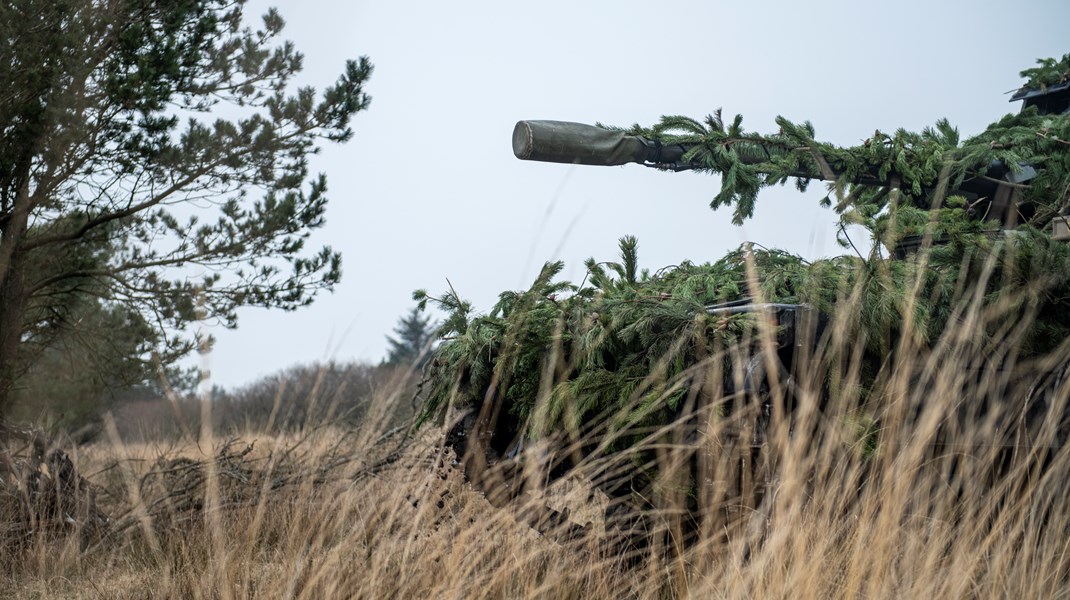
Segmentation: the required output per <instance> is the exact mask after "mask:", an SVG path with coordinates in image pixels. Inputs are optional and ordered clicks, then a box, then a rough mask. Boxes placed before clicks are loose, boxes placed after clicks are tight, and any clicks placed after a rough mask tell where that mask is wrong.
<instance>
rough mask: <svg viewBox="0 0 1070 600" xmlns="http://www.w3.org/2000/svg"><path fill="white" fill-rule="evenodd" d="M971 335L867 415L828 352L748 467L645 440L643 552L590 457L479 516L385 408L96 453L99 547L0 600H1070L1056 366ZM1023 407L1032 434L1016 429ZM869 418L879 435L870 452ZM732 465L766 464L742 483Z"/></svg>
mask: <svg viewBox="0 0 1070 600" xmlns="http://www.w3.org/2000/svg"><path fill="white" fill-rule="evenodd" d="M989 311H991V308H990V307H983V306H981V305H980V304H979V303H977V304H975V305H974V306H972V307H967V308H966V309H964V311H963V313H962V314H961V316H960V318H961V320H962V321H963V322H969V321H970V319H997V318H1005V316H1001V315H1000V314H995V315H990V314H988V312H989ZM830 331H831V336H830V338H829V340H828V345H827V347H826V348H834V349H840V350H843V349H851V348H852V347H853V346H852V344H851V342H850V340H846V339H837V336H840V337H841V338H842V337H843V336H845V335H846V333H845V332H846V331H848V328H846V327H840V326H839V325H835V326H833V327H832V328H831V330H830ZM966 331H969V329H968V328H966V327H962V328H959V329H957V330H956V331H950V332H949V333H948V334H947V335H945V337H944V339H941V340H940V341H939V343H937V344H935V345H933V347H932V348H930V349H927V350H926V351H925V352H922V351H921V350H920V349H917V348H911V347H909V342H910V341H909V340H904V341H903V342H902V343H901V348H900V352H899V353H898V356H899V357H900V359H899V360H897V361H895V363H894V364H889V365H885V368H884V369H883V370H882V372H881V373H880V374H879V376H878V377H877V380H876V383H874V384H872V388H871V389H869V390H868V393H867V394H866V395H865V398H867V399H868V400H866V401H865V402H861V401H860V400H859V398H860V397H861V396H860V395H859V394H858V388H859V383H860V381H861V380H860V377H861V376H860V375H859V368H858V367H859V365H858V364H857V358H858V356H857V355H855V354H852V353H851V352H842V351H841V352H839V353H838V354H837V356H840V357H843V362H842V365H843V369H842V371H841V372H839V373H838V374H837V376H836V385H837V389H838V390H839V391H838V393H837V394H834V395H833V396H832V397H831V398H830V402H829V405H828V406H827V407H825V409H824V410H815V408H816V407H817V404H818V403H817V400H818V398H819V396H820V394H821V393H822V392H821V391H820V390H822V389H823V387H822V386H823V385H824V383H825V382H824V381H810V382H806V381H798V382H797V384H798V387H797V389H796V392H795V393H796V394H797V401H798V406H797V408H796V410H795V412H794V416H793V418H792V419H780V420H776V419H774V422H773V424H772V425H771V426H770V430H769V432H768V435H767V436H766V440H767V443H766V445H765V447H764V448H763V449H762V450H761V451H760V452H759V453H757V455H756V456H752V455H750V451H749V450H748V451H747V452H746V453H745V454H741V453H740V450H739V448H738V447H732V445H731V444H728V445H725V440H726V439H731V436H732V435H733V434H732V432H733V431H735V430H734V429H733V427H735V426H738V425H739V423H733V422H732V420H731V419H724V418H719V417H717V416H716V411H715V410H711V409H710V408H709V407H707V408H706V409H705V410H697V412H696V414H697V416H696V417H695V418H691V419H688V420H687V422H688V423H691V424H692V427H693V425H694V423H698V424H699V426H698V427H693V429H692V430H691V431H692V432H693V435H689V436H681V435H679V431H678V430H679V428H680V427H682V425H675V426H673V425H670V426H667V427H666V428H665V429H664V430H661V431H656V432H652V433H651V434H650V436H649V437H648V449H649V450H650V452H651V454H652V455H654V456H656V460H657V464H658V466H659V472H660V473H662V474H663V475H662V477H663V479H662V480H660V483H659V486H655V490H656V491H657V495H658V496H659V497H657V498H650V499H648V500H649V502H650V504H652V505H654V506H656V507H658V508H657V510H654V511H651V512H650V513H648V514H647V515H646V521H645V523H646V524H647V529H648V536H646V537H644V538H643V541H644V542H649V543H648V544H647V545H641V546H640V547H639V548H635V547H632V546H629V545H628V544H624V543H620V542H619V539H616V538H614V536H613V535H612V534H611V533H610V534H607V533H606V532H607V531H609V532H612V531H615V529H614V528H615V527H618V526H619V523H615V522H613V521H612V520H607V519H606V518H605V517H604V515H605V514H606V512H605V507H606V505H607V503H608V497H607V496H605V495H603V494H600V493H597V492H592V490H591V488H590V486H589V485H588V484H587V483H586V482H587V481H590V480H594V479H597V478H599V477H601V476H603V475H604V474H605V473H606V472H609V471H613V470H615V469H619V468H621V463H620V462H619V461H614V460H612V457H610V458H608V459H607V458H606V457H605V456H603V457H601V458H598V457H592V458H590V459H589V460H587V461H585V462H583V463H582V464H581V466H580V468H579V469H578V470H577V473H578V474H577V475H576V476H575V477H573V478H571V479H568V480H566V481H564V482H562V483H560V484H559V485H557V486H555V487H552V488H551V489H549V490H543V491H541V492H529V493H528V494H527V495H525V496H524V497H522V498H521V499H520V500H518V501H516V502H514V503H512V504H510V505H508V506H505V507H493V506H491V504H490V503H489V502H488V501H487V500H486V498H485V497H484V496H483V494H481V493H479V492H477V491H475V490H474V489H473V488H472V486H471V485H470V484H469V483H467V482H466V481H465V479H464V477H463V476H462V474H461V473H460V470H459V467H457V466H456V457H454V456H452V455H451V454H450V453H449V452H448V451H442V450H441V449H440V446H439V442H440V441H441V440H442V438H443V437H444V434H443V431H442V430H441V429H436V428H429V429H425V430H423V431H422V432H421V433H420V434H419V436H418V437H416V438H414V439H410V440H409V441H408V442H407V443H406V444H404V445H403V446H401V447H400V451H399V452H397V453H395V454H392V451H393V450H394V449H396V448H399V446H398V440H399V436H398V435H396V434H395V435H393V436H385V437H384V432H383V431H382V429H383V427H378V426H376V425H375V424H374V423H386V422H388V421H389V419H387V418H385V417H382V416H383V415H387V414H388V413H389V412H390V410H389V408H390V403H392V402H397V401H398V399H397V397H396V395H394V396H391V395H389V394H384V395H383V397H382V398H379V399H378V400H375V401H373V406H375V407H378V408H376V409H374V410H372V411H371V412H370V413H369V414H371V415H373V416H374V415H380V417H382V418H376V419H370V424H369V425H367V426H366V427H364V428H363V429H358V430H349V429H341V428H337V427H327V426H325V427H322V428H320V429H316V430H304V431H301V432H297V433H290V434H285V435H282V434H279V435H273V434H262V433H261V434H253V433H250V434H248V435H245V436H242V439H243V440H244V441H248V442H253V441H255V444H254V445H253V447H252V449H251V450H249V451H248V452H245V453H244V454H243V453H242V452H244V448H245V446H244V445H243V442H232V443H230V445H227V444H226V442H227V441H226V440H218V439H214V437H213V432H212V431H210V430H204V431H201V432H200V434H199V440H200V441H199V443H195V442H193V441H192V439H191V438H189V437H187V438H185V439H183V440H180V441H176V442H173V443H166V444H156V445H152V444H126V443H123V441H122V440H120V439H118V436H117V435H114V434H113V436H112V439H111V440H110V441H108V442H103V443H99V444H97V445H95V446H90V447H85V448H82V449H81V450H80V451H79V453H78V454H77V455H75V456H73V457H72V458H73V460H74V462H75V463H76V464H77V465H78V467H79V469H80V471H81V472H82V473H83V474H89V477H90V479H91V480H92V481H94V482H95V483H96V484H97V485H99V486H100V487H101V490H102V491H101V495H100V499H101V502H102V503H103V504H104V506H105V508H106V509H107V510H108V511H109V512H110V513H111V514H112V515H115V517H116V519H115V521H114V523H113V528H112V529H113V531H112V533H111V534H109V535H107V536H105V537H103V538H95V539H87V538H86V537H85V536H82V535H79V532H78V531H70V532H68V533H66V534H59V535H57V534H44V533H42V534H40V535H37V536H35V537H33V538H31V539H29V540H28V541H27V542H26V543H24V544H22V545H20V546H18V547H16V548H12V549H8V550H7V551H5V552H6V553H5V554H4V555H3V557H4V562H3V564H2V567H0V568H2V572H3V580H2V581H0V595H2V596H3V597H13V598H44V597H48V598H68V597H69V598H249V597H257V598H390V597H396V598H460V597H463V598H468V597H488V598H546V597H553V598H557V597H565V598H569V597H597V598H602V597H604V598H676V597H702V598H707V597H713V598H788V597H790V598H793V599H794V598H827V597H862V598H956V599H957V598H1065V597H1070V506H1068V500H1067V498H1068V497H1070V496H1068V493H1067V492H1068V489H1067V483H1068V474H1070V448H1067V447H1065V446H1064V444H1063V443H1064V442H1065V440H1064V439H1063V438H1062V436H1064V435H1065V431H1063V430H1060V427H1059V426H1058V425H1059V424H1060V423H1062V424H1063V425H1065V417H1064V415H1066V414H1067V406H1066V404H1067V398H1068V397H1070V376H1068V375H1070V374H1068V373H1067V372H1066V365H1067V362H1066V357H1067V356H1068V355H1070V351H1068V349H1067V347H1066V346H1065V345H1064V346H1063V347H1062V348H1061V349H1060V351H1059V352H1058V353H1056V354H1055V355H1053V356H1051V357H1048V358H1047V359H1045V360H1042V361H1039V362H1037V363H1036V364H1029V365H1026V364H1021V365H1013V361H1012V360H1010V359H1008V358H1007V356H1006V355H1004V354H1000V353H999V352H996V353H993V352H992V348H993V346H992V345H991V344H990V343H988V342H985V344H979V343H977V344H975V343H974V342H973V341H971V339H969V338H968V337H965V336H966V334H965V333H964V332H966ZM1004 335H1006V336H1007V338H1008V342H1007V345H1006V346H1000V345H997V346H995V347H996V348H1000V347H1011V346H1012V344H1011V341H1012V340H1011V338H1013V328H1007V329H1006V331H1004ZM852 357H854V358H853V359H852ZM717 363H718V361H717V360H712V359H711V362H710V365H713V364H717ZM1012 365H1013V366H1015V369H1013V372H1014V373H1016V374H1014V375H1013V376H1012V375H1011V372H1012V369H1009V367H1010V366H1012ZM1018 367H1020V368H1018ZM1038 373H1039V374H1040V375H1037V374H1038ZM1045 374H1046V375H1045ZM1038 377H1039V379H1038ZM1038 390H1045V391H1044V392H1043V393H1041V392H1039V391H1038ZM1025 397H1029V398H1030V399H1031V402H1034V406H1040V410H1039V414H1040V415H1041V417H1037V418H1035V419H1034V418H1031V419H1033V422H1037V423H1040V422H1043V423H1045V425H1044V426H1043V427H1040V428H1033V429H1030V428H1028V427H1025V428H1023V427H1022V425H1023V423H1024V422H1025V421H1023V415H1024V412H1023V405H1022V404H1021V403H1020V402H1018V401H1017V400H1019V399H1021V398H1025ZM863 409H869V410H871V411H873V415H872V416H874V417H876V418H878V421H877V423H879V426H880V432H879V444H877V445H876V449H875V450H873V451H872V452H871V451H869V450H866V443H867V442H872V439H868V440H867V439H866V438H865V436H860V435H859V434H858V425H859V423H861V422H864V419H862V418H861V417H860V416H859V415H860V411H862V410H863ZM1042 417H1046V418H1042ZM205 422H210V419H206V420H205ZM682 422H683V421H682ZM682 422H681V423H682ZM112 431H113V432H114V428H112ZM736 435H738V434H736ZM1008 436H1010V437H1008ZM1008 439H1009V440H1011V441H1012V442H1013V444H1014V447H1013V450H1012V451H1005V450H1002V448H1004V447H1005V445H1006V441H1007V440H1008ZM1001 440H1002V441H1001ZM221 449H222V450H221ZM539 452H540V450H533V451H532V454H531V456H532V457H534V458H536V459H537V458H540V457H543V456H544V455H542V454H539ZM384 459H387V460H384ZM750 459H754V460H755V462H756V464H759V465H762V466H761V467H750V468H742V467H741V464H742V462H745V460H750ZM537 463H538V461H537V460H532V461H530V463H529V464H537ZM624 464H627V461H626V460H625V461H624ZM190 465H195V468H192V467H190ZM693 465H697V466H693ZM191 469H192V470H191ZM150 473H155V474H154V475H150ZM167 473H171V474H172V475H173V476H172V478H171V479H167ZM175 473H178V474H177V475H175ZM744 475H745V476H746V477H744ZM750 476H754V480H755V481H754V483H753V485H750V484H748V483H747V482H746V481H744V480H745V479H746V478H747V477H750ZM183 478H186V479H183ZM190 478H192V479H190ZM176 481H177V483H176ZM183 482H185V483H190V482H192V483H190V485H186V486H185V487H184V488H183V487H182V485H180V484H183ZM176 486H177V487H176ZM179 488H181V489H184V490H186V491H184V492H182V493H178V492H176V489H179ZM183 494H185V495H183ZM546 506H551V507H553V508H555V509H558V510H561V509H562V508H564V507H569V508H570V512H569V514H570V515H571V519H572V521H573V525H588V526H587V527H586V528H584V529H582V531H581V532H580V533H579V534H578V535H573V534H575V532H576V530H577V528H576V527H573V528H571V529H568V530H567V532H568V533H569V534H570V535H568V536H566V535H564V533H565V532H566V530H564V529H562V530H558V531H543V533H538V532H536V530H535V529H533V528H532V527H531V526H529V525H530V524H531V523H532V522H533V520H537V519H538V515H539V514H541V512H545V511H544V508H545V507H546ZM688 506H690V507H692V508H691V509H690V511H685V510H683V509H684V508H685V507H688ZM685 531H686V532H687V534H686V537H687V541H686V542H684V541H683V540H684V538H685ZM558 534H561V535H558ZM615 539H616V540H617V541H614V540H615ZM631 541H634V540H631Z"/></svg>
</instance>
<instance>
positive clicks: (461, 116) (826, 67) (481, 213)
mask: <svg viewBox="0 0 1070 600" xmlns="http://www.w3.org/2000/svg"><path fill="white" fill-rule="evenodd" d="M270 6H274V7H276V8H278V10H279V12H280V13H281V15H282V16H283V18H284V19H285V20H286V22H287V26H286V28H285V30H284V31H283V37H284V38H286V39H289V40H292V41H293V42H294V43H295V45H296V47H297V48H298V50H300V51H301V52H302V53H303V54H304V55H305V63H304V64H305V70H304V72H303V73H302V76H301V78H300V79H299V83H301V84H302V85H313V86H315V87H317V88H318V89H322V88H323V87H324V86H326V85H329V84H331V83H333V82H334V81H335V80H336V79H337V77H338V75H339V74H340V73H341V72H342V69H343V66H344V64H345V60H346V59H348V58H356V57H358V56H362V55H366V56H368V57H369V58H370V60H371V62H372V63H373V64H374V65H375V72H374V74H373V76H372V78H371V80H370V82H369V83H368V86H367V91H368V93H369V94H370V95H371V96H372V102H371V106H370V108H369V110H368V111H366V112H362V113H360V114H358V115H357V116H356V117H355V119H354V121H353V129H354V137H353V139H352V140H351V141H349V142H348V143H346V144H344V145H330V146H326V147H324V148H323V150H322V151H321V153H320V154H319V155H317V156H315V157H313V159H312V161H311V168H312V171H313V172H323V173H326V175H327V182H328V191H329V196H330V207H329V209H328V213H327V224H326V226H325V227H324V228H322V229H321V230H318V231H317V232H316V233H315V235H314V237H313V240H312V241H313V242H315V243H318V244H328V245H330V246H332V247H333V248H334V249H336V250H339V251H341V252H342V255H343V276H342V282H341V283H340V284H339V285H338V286H337V287H336V288H335V289H334V291H333V292H332V293H324V294H322V295H321V296H320V297H318V298H317V300H316V301H315V302H314V303H313V304H312V305H311V306H310V307H307V308H304V309H301V310H298V311H295V312H281V311H268V310H264V309H253V308H249V309H244V310H242V311H241V312H240V313H239V323H238V328H237V329H236V330H226V329H222V328H219V327H213V328H210V329H209V332H210V333H211V334H212V335H214V336H215V337H216V344H215V347H214V349H213V351H212V353H211V354H210V355H209V356H208V357H207V358H206V360H205V362H204V363H202V364H204V365H206V366H207V367H208V368H209V369H210V371H211V382H212V383H213V384H216V385H221V386H223V387H227V388H234V387H240V386H241V385H243V384H247V383H251V382H253V381H254V380H256V379H257V378H259V377H263V376H266V375H269V374H271V373H274V372H276V371H279V370H281V369H284V368H286V367H288V366H291V365H294V364H298V363H311V362H316V361H326V360H335V361H339V362H347V361H365V362H371V363H378V362H379V361H380V360H382V359H383V357H384V356H385V354H386V346H387V344H386V337H385V336H387V335H389V334H390V333H391V330H392V329H393V327H394V326H395V325H396V324H397V320H398V319H399V318H400V317H401V316H403V315H404V314H406V313H407V312H408V311H409V310H410V309H411V308H412V307H413V306H414V303H413V302H412V299H411V295H412V291H413V290H415V289H417V288H426V289H428V291H429V292H431V293H432V294H433V295H437V294H439V293H441V292H442V291H444V290H446V289H448V288H449V285H450V284H452V286H453V288H454V289H456V291H457V292H458V294H459V295H460V296H461V297H463V298H465V299H467V300H470V301H472V302H473V303H474V304H475V305H476V308H477V309H478V310H480V311H487V310H489V309H490V308H491V306H492V305H493V304H494V302H495V300H496V299H497V296H498V294H499V293H500V292H502V291H505V290H512V289H525V288H526V287H527V286H528V285H529V284H530V282H531V280H532V279H533V278H534V277H535V275H536V274H537V273H538V270H539V268H540V267H541V265H542V264H543V263H544V262H546V261H549V260H564V261H565V263H566V268H565V271H564V273H563V277H564V278H566V279H571V280H575V281H578V280H580V279H582V278H583V275H584V269H583V260H584V259H586V258H587V257H591V256H594V257H596V258H597V259H599V260H612V259H614V258H616V256H617V240H618V239H619V238H620V237H621V236H624V235H635V236H637V237H638V239H639V261H640V266H642V267H646V268H650V269H651V271H654V270H656V269H658V268H661V267H664V266H668V265H673V264H677V263H679V262H681V261H683V260H690V261H692V262H707V261H714V260H717V259H718V258H720V257H721V256H722V255H723V254H724V253H725V252H727V251H729V250H731V249H734V248H736V247H738V246H739V245H740V244H742V243H744V242H747V241H751V242H756V243H759V244H762V245H763V246H767V247H776V248H781V249H784V250H788V251H791V252H795V253H797V254H800V255H802V256H803V257H805V258H808V259H812V258H819V257H823V256H830V255H835V254H838V253H840V252H841V249H840V248H839V246H838V245H837V244H836V241H835V232H836V229H835V223H836V215H835V214H834V213H832V212H831V211H830V210H828V209H822V208H820V207H819V206H818V201H819V200H820V199H821V198H822V197H823V196H824V194H825V192H824V188H823V186H821V185H813V186H811V189H810V190H809V191H808V192H807V193H805V194H801V193H799V192H798V191H796V190H795V189H794V187H793V186H792V185H790V184H789V185H787V186H785V187H783V188H775V189H770V190H766V191H765V192H764V193H763V194H762V195H760V196H759V198H758V203H757V210H756V214H755V216H754V218H753V219H751V220H750V221H748V222H747V223H745V224H744V225H743V226H741V227H739V226H734V225H732V224H731V214H730V212H729V211H728V210H724V209H722V210H720V211H716V212H715V211H712V210H710V208H709V202H710V200H711V199H712V198H713V196H714V195H715V194H716V193H717V191H718V189H719V185H720V182H719V178H718V177H715V176H710V175H702V174H696V173H666V172H661V171H658V170H655V169H647V168H644V167H642V166H639V165H628V166H624V167H608V168H607V167H588V166H573V165H563V164H548V163H535V162H527V161H520V160H517V159H516V158H515V157H514V156H513V154H512V150H511V133H512V129H513V126H514V124H515V123H516V121H518V120H522V119H555V120H563V121H577V122H582V123H595V122H601V123H606V124H613V125H621V126H627V125H631V124H632V123H640V124H644V125H649V124H652V123H654V122H656V121H657V120H658V118H659V117H660V116H661V115H671V114H680V115H688V116H692V117H696V118H701V117H703V116H705V115H707V114H709V113H711V112H713V111H714V110H716V109H718V108H723V110H724V113H725V114H726V115H735V114H736V113H741V114H743V116H744V121H743V123H744V126H745V127H746V128H748V129H750V130H755V131H759V132H769V131H772V130H773V129H774V128H775V127H776V126H775V124H774V119H775V118H776V117H777V115H783V116H785V117H787V118H788V119H791V120H794V121H802V120H810V121H811V122H812V123H813V124H814V126H815V128H816V132H817V136H816V137H817V139H819V140H822V141H827V142H833V143H837V144H843V145H853V144H857V143H859V142H861V141H862V140H864V139H865V138H867V137H869V136H870V135H872V133H873V131H874V130H875V129H880V130H882V131H894V130H895V129H897V128H899V127H903V128H906V129H911V130H920V129H921V128H923V127H925V126H928V125H931V124H933V123H934V122H936V121H937V120H938V119H940V118H942V117H947V118H948V119H950V120H951V122H952V124H953V125H956V126H957V127H958V128H959V130H960V132H961V133H962V134H963V136H964V137H966V136H969V135H973V134H976V133H979V132H981V131H982V130H983V129H984V127H985V126H986V125H987V124H988V123H990V122H992V121H993V120H995V119H996V118H998V117H1000V116H1002V115H1003V114H1006V113H1008V112H1015V111H1017V109H1018V107H1017V104H1009V103H1008V100H1009V98H1010V92H1011V91H1013V90H1014V89H1016V88H1017V87H1018V86H1019V85H1020V84H1021V79H1020V78H1019V76H1018V72H1019V71H1020V70H1022V69H1024V68H1027V67H1030V66H1032V65H1033V63H1034V61H1035V59H1037V58H1041V57H1049V56H1062V55H1063V54H1065V53H1067V52H1070V47H1068V46H1070V45H1068V42H1070V39H1068V38H1067V36H1066V24H1067V23H1070V2H1065V1H1064V0H1048V1H1042V0H1035V1H1027V0H1023V1H1019V2H1015V3H1013V5H1012V3H1008V2H991V1H988V0H972V1H970V2H934V1H932V0H928V1H924V2H922V1H915V0H906V1H898V2H881V3H873V2H860V1H857V0H853V1H841V2H835V1H819V0H812V1H808V2H794V1H784V2H774V1H771V0H767V1H765V2H715V1H707V2H675V3H671V4H655V3H652V2H642V3H641V2H630V1H605V2H601V1H598V2H594V1H590V2H582V1H579V0H571V1H568V2H565V1H558V0H544V1H542V2H538V3H514V2H501V1H498V2H490V1H487V2H448V3H447V2H431V1H418V0H411V1H409V2H363V1H355V2H338V1H329V0H301V1H300V2H296V1H293V0H288V1H287V0H278V1H275V2H263V1H260V0H253V1H251V2H250V4H249V5H248V7H247V11H246V12H247V18H253V19H257V18H258V16H259V15H260V14H263V12H265V10H266V9H267V8H268V7H270ZM315 243H314V244H312V245H313V246H315V245H316V244H315ZM447 279H448V283H447Z"/></svg>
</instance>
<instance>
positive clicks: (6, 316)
mask: <svg viewBox="0 0 1070 600" xmlns="http://www.w3.org/2000/svg"><path fill="white" fill-rule="evenodd" d="M27 167H28V161H27ZM29 181H30V174H29V168H26V169H25V170H24V172H23V177H22V182H21V185H19V188H18V193H17V194H16V195H15V202H14V206H13V209H12V211H11V212H10V213H9V214H8V215H6V217H7V218H6V219H5V220H4V222H3V224H2V227H0V424H2V423H5V422H6V421H7V417H8V414H9V413H10V412H11V402H12V399H13V392H14V387H15V380H16V379H17V377H18V367H17V364H16V358H17V356H18V353H19V344H20V343H21V342H22V324H23V314H22V312H23V310H24V309H25V306H26V286H25V279H26V274H25V273H23V272H22V268H21V266H20V260H19V252H18V248H19V244H20V243H21V242H22V239H23V237H24V236H25V235H26V225H27V223H28V222H29V215H30V205H31V198H30V193H29V192H30V183H29Z"/></svg>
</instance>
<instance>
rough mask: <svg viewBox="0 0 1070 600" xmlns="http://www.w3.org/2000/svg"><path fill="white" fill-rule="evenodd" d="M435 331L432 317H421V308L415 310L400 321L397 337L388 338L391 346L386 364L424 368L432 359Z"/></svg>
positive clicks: (396, 331) (396, 332)
mask: <svg viewBox="0 0 1070 600" xmlns="http://www.w3.org/2000/svg"><path fill="white" fill-rule="evenodd" d="M435 329H436V327H435V325H433V324H432V323H431V317H430V316H424V315H421V314H420V308H419V307H416V308H413V309H412V311H411V312H409V314H408V315H405V316H404V317H401V318H400V319H398V324H397V326H396V327H394V334H395V335H396V336H397V337H394V336H389V335H388V336H386V341H387V343H388V344H389V345H390V348H389V349H388V352H387V357H386V364H388V365H398V366H416V367H417V368H421V367H423V365H424V363H426V362H427V359H428V358H429V357H430V352H431V350H432V348H431V343H432V341H433V340H434V339H435Z"/></svg>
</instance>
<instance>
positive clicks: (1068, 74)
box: [1020, 54, 1070, 89]
mask: <svg viewBox="0 0 1070 600" xmlns="http://www.w3.org/2000/svg"><path fill="white" fill-rule="evenodd" d="M1020 75H1021V76H1022V77H1025V78H1026V79H1027V80H1028V81H1026V83H1025V85H1023V86H1022V89H1040V88H1043V87H1046V86H1049V85H1055V84H1059V83H1065V82H1067V81H1070V54H1064V55H1063V57H1062V58H1060V59H1055V58H1040V59H1037V66H1035V67H1032V68H1030V69H1025V70H1023V71H1022V72H1021V73H1020Z"/></svg>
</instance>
